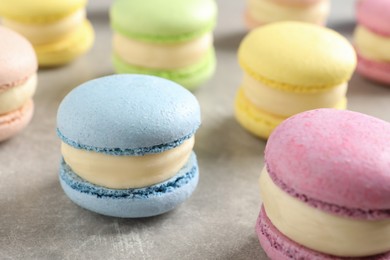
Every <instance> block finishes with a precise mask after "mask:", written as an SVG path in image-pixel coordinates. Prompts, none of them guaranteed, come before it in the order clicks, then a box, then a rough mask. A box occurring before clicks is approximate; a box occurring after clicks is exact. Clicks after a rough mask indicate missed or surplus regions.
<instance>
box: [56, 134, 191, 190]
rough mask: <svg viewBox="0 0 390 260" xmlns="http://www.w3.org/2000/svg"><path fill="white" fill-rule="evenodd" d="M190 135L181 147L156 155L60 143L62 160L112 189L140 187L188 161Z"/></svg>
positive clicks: (174, 171)
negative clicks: (114, 152)
mask: <svg viewBox="0 0 390 260" xmlns="http://www.w3.org/2000/svg"><path fill="white" fill-rule="evenodd" d="M194 141H195V138H194V137H192V138H190V139H188V140H186V141H185V142H184V143H182V144H181V145H180V146H178V147H175V148H173V149H170V150H167V151H164V152H162V153H158V154H147V155H144V156H114V155H108V154H102V153H97V152H92V151H86V150H80V149H76V148H73V147H71V146H69V145H67V144H65V143H62V144H61V152H62V156H63V157H64V160H65V162H66V163H67V164H68V165H69V167H70V168H71V169H72V170H73V171H74V172H75V173H76V174H77V175H79V176H80V177H81V178H83V179H85V180H87V181H89V182H91V183H93V184H96V185H100V186H103V187H107V188H111V189H127V188H141V187H147V186H151V185H154V184H156V183H160V182H163V181H165V180H167V179H169V178H171V177H173V176H174V175H175V174H177V172H178V171H179V170H180V169H181V168H182V167H183V166H184V165H185V164H186V163H187V161H188V158H189V157H190V155H191V152H192V148H193V146H194Z"/></svg>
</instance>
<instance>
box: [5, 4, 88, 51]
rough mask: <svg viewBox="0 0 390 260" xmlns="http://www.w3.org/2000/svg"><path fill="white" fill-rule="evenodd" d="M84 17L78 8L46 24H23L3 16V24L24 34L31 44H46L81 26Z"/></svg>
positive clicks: (81, 10) (84, 13)
mask: <svg viewBox="0 0 390 260" xmlns="http://www.w3.org/2000/svg"><path fill="white" fill-rule="evenodd" d="M85 19H86V12H85V9H80V10H77V11H76V12H74V13H73V14H71V15H69V16H67V17H65V18H64V19H61V20H59V21H56V22H54V23H48V24H25V23H18V22H16V21H14V20H8V19H5V18H3V19H2V22H3V24H4V25H5V26H7V27H9V28H11V29H13V30H15V31H17V32H19V33H20V34H22V35H23V36H25V37H26V38H27V39H28V40H29V41H30V42H31V43H32V44H33V45H39V44H47V43H51V42H54V41H57V40H58V39H60V38H62V37H64V36H65V35H68V34H70V33H72V32H73V31H74V30H76V29H77V28H78V26H82V24H83V22H84V20H85Z"/></svg>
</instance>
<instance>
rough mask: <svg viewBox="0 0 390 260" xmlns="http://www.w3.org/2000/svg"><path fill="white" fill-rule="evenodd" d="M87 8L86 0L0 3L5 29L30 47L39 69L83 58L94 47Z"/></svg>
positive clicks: (16, 0) (40, 0)
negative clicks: (22, 37)
mask: <svg viewBox="0 0 390 260" xmlns="http://www.w3.org/2000/svg"><path fill="white" fill-rule="evenodd" d="M86 4H87V1H86V0H67V1H59V2H58V1H51V0H37V1H28V0H13V1H0V16H2V22H3V25H4V26H7V27H9V28H11V29H13V30H14V31H17V32H19V33H20V34H22V35H23V36H25V37H26V38H27V39H28V40H29V41H30V42H31V43H32V45H33V47H34V49H35V51H36V53H37V56H38V63H39V65H40V66H58V65H62V64H65V63H68V62H70V61H72V60H74V59H75V58H77V57H78V56H80V55H82V54H83V53H85V52H86V51H87V50H89V49H90V48H91V46H92V44H93V39H94V32H93V28H92V26H91V24H90V22H89V21H88V20H87V19H86V11H85V5H86Z"/></svg>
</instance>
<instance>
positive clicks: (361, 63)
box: [354, 0, 390, 85]
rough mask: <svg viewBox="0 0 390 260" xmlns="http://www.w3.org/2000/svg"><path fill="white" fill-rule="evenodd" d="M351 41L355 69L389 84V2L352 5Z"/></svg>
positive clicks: (384, 0)
mask: <svg viewBox="0 0 390 260" xmlns="http://www.w3.org/2000/svg"><path fill="white" fill-rule="evenodd" d="M356 15H357V23H358V25H357V27H356V29H355V33H354V44H355V48H356V52H357V54H358V66H357V71H358V72H359V73H360V74H361V75H363V76H364V77H366V78H368V79H371V80H374V81H377V82H380V83H384V84H387V85H389V84H390V52H389V49H390V1H388V0H369V1H367V0H361V1H358V2H357V8H356Z"/></svg>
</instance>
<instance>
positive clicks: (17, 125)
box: [0, 99, 34, 142]
mask: <svg viewBox="0 0 390 260" xmlns="http://www.w3.org/2000/svg"><path fill="white" fill-rule="evenodd" d="M33 113H34V102H33V101H32V100H31V99H30V100H29V101H27V103H26V104H24V105H23V106H22V107H21V108H19V109H18V110H16V111H13V112H10V113H7V114H5V115H0V142H1V141H4V140H6V139H8V138H11V137H12V136H14V135H16V134H17V133H19V132H20V131H21V130H23V129H24V128H25V127H26V126H27V125H28V123H29V122H30V121H31V118H32V116H33Z"/></svg>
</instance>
